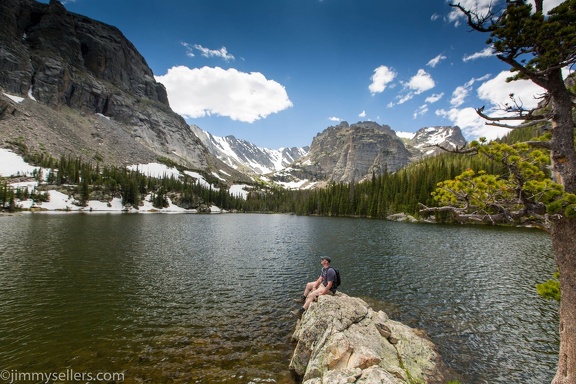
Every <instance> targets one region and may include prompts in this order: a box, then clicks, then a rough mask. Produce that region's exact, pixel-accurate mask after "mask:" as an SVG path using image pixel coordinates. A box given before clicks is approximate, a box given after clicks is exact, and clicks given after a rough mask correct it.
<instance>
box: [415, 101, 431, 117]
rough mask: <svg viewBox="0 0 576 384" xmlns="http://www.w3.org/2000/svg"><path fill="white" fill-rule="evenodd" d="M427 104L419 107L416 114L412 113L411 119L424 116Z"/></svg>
mask: <svg viewBox="0 0 576 384" xmlns="http://www.w3.org/2000/svg"><path fill="white" fill-rule="evenodd" d="M428 110H429V109H428V104H424V105H421V106H420V107H419V108H418V109H417V110H416V112H414V114H413V117H414V118H417V117H418V116H424V115H425V114H426V113H427V112H428Z"/></svg>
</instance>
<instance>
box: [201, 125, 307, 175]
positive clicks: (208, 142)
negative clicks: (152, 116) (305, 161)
mask: <svg viewBox="0 0 576 384" xmlns="http://www.w3.org/2000/svg"><path fill="white" fill-rule="evenodd" d="M190 129H192V131H193V132H194V133H195V134H196V136H198V137H199V138H200V140H202V143H204V145H205V146H206V148H208V151H210V153H212V154H213V155H214V156H216V157H217V158H219V159H220V160H222V161H223V162H225V163H226V164H228V165H229V166H231V167H233V168H235V169H237V170H239V171H241V172H247V173H251V174H256V175H263V174H267V173H271V172H276V171H279V170H282V169H284V168H286V167H287V166H289V165H290V164H292V163H293V162H294V161H296V160H298V159H299V158H301V157H302V156H304V155H306V154H307V153H308V150H309V147H302V148H300V147H292V148H281V149H268V148H260V147H257V146H256V145H254V144H252V143H250V142H248V141H246V140H242V139H237V138H235V137H234V136H226V137H217V136H214V135H212V134H210V133H209V132H206V131H204V130H202V129H201V128H200V127H197V126H195V125H191V126H190Z"/></svg>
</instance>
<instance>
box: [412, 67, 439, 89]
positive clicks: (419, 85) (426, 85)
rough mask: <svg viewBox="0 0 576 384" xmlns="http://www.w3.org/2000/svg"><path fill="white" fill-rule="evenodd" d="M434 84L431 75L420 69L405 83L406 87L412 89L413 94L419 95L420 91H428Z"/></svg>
mask: <svg viewBox="0 0 576 384" xmlns="http://www.w3.org/2000/svg"><path fill="white" fill-rule="evenodd" d="M435 86H436V83H434V79H432V76H430V74H428V73H427V72H426V71H425V70H423V69H420V70H418V73H417V74H416V75H414V76H412V78H411V79H410V81H409V82H408V83H406V87H408V88H410V89H411V90H413V91H414V93H415V94H417V95H419V94H421V93H422V92H425V91H428V90H430V89H432V88H434V87H435Z"/></svg>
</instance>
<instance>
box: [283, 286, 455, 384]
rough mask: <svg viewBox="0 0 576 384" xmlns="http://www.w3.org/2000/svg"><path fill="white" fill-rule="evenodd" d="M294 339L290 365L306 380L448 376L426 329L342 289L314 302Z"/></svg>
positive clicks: (394, 381)
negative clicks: (399, 319)
mask: <svg viewBox="0 0 576 384" xmlns="http://www.w3.org/2000/svg"><path fill="white" fill-rule="evenodd" d="M292 339H293V341H295V342H296V343H297V344H296V347H295V350H294V354H293V356H292V360H291V362H290V370H291V371H292V372H293V373H294V374H295V375H296V376H297V377H299V378H301V379H302V382H303V383H304V384H321V383H331V384H337V383H363V384H376V383H378V384H381V383H384V384H409V383H428V384H431V383H443V382H444V373H443V372H444V368H443V364H442V362H441V359H440V357H439V355H438V353H437V352H436V350H435V347H434V345H433V344H432V342H431V341H430V340H429V339H427V338H426V337H425V336H424V335H422V333H421V332H420V331H417V330H414V329H412V328H410V327H408V326H406V325H404V324H402V323H399V322H397V321H393V320H391V319H389V318H388V316H387V315H386V313H384V312H383V311H378V312H376V311H374V310H373V309H372V308H370V307H369V306H368V304H367V303H366V302H364V301H363V300H361V299H358V298H354V297H350V296H347V295H345V294H343V293H340V292H338V293H337V294H336V295H335V296H321V297H320V298H319V300H318V302H316V303H313V304H312V305H311V307H310V308H309V309H308V311H306V312H305V313H304V315H303V316H302V318H301V319H300V320H299V321H298V324H297V325H296V330H295V332H294V334H293V336H292Z"/></svg>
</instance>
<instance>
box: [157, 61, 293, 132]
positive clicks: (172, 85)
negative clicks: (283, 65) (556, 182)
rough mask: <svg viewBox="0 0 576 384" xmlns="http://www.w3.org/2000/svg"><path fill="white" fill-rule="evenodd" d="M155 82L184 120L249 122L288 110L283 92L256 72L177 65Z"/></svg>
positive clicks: (287, 103)
mask: <svg viewBox="0 0 576 384" xmlns="http://www.w3.org/2000/svg"><path fill="white" fill-rule="evenodd" d="M156 80H157V81H158V82H160V83H162V84H164V86H165V87H166V91H167V92H168V99H169V101H170V106H171V107H172V109H173V110H174V111H175V112H176V113H179V114H181V115H182V116H184V117H188V118H199V117H204V116H210V115H213V114H214V115H220V116H227V117H230V118H231V119H232V120H238V121H243V122H248V123H253V122H254V121H256V120H259V119H262V118H265V117H266V116H268V115H270V114H271V113H276V112H280V111H282V110H284V109H287V108H290V107H292V102H291V101H290V99H289V98H288V94H287V92H286V89H285V88H284V87H283V86H282V85H281V84H279V83H277V82H276V81H274V80H268V79H266V77H265V76H264V75H263V74H261V73H259V72H251V73H244V72H240V71H238V70H236V69H234V68H230V69H228V70H224V69H222V68H219V67H215V68H211V67H203V68H194V69H190V68H188V67H185V66H178V67H172V68H170V69H169V70H168V72H167V73H166V74H165V75H163V76H156Z"/></svg>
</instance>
